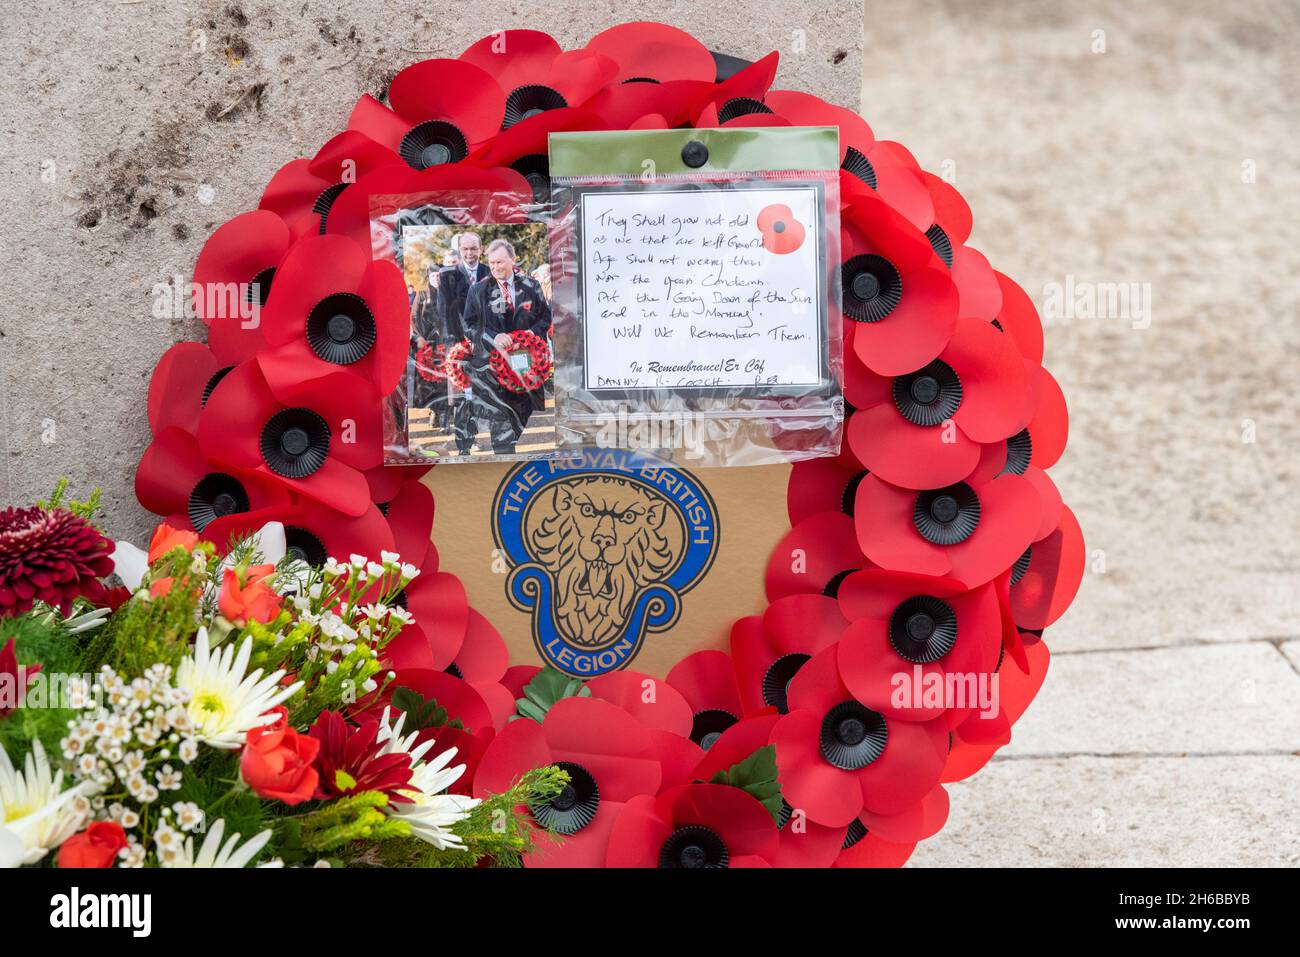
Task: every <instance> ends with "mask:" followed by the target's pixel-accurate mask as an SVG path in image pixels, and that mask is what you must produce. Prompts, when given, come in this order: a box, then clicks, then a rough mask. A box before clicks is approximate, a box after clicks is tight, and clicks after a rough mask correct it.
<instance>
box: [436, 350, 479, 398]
mask: <svg viewBox="0 0 1300 957" xmlns="http://www.w3.org/2000/svg"><path fill="white" fill-rule="evenodd" d="M473 351H474V350H473V347H472V346H471V345H470V344H469V340H468V339H462V340H460V342H458V343H456V344H455V345H454V346H452V347H451V348H450V349H448V350H447V357H446V358H445V359H444V360H443V369H444V370H445V371H446V374H447V378H448V379H450V380H451V384H452V385H454V386H455V387H456V388H457V389H460V390H461V391H462V392H464V391H465V390H466V389H468V388H469V373H468V372H466V371H465V363H466V362H468V361H469V358H470V356H471V355H472V354H473Z"/></svg>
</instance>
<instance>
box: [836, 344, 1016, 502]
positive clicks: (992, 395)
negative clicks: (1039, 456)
mask: <svg viewBox="0 0 1300 957" xmlns="http://www.w3.org/2000/svg"><path fill="white" fill-rule="evenodd" d="M871 375H872V374H871V373H863V376H862V378H861V379H860V380H859V382H860V394H859V396H858V398H859V400H860V401H861V402H862V404H861V405H858V407H857V411H856V412H854V413H853V415H852V416H851V417H850V418H849V424H848V429H847V438H848V442H849V444H850V445H851V446H852V447H853V450H854V453H855V454H856V455H857V457H858V459H859V460H860V461H861V462H862V464H863V465H864V466H865V467H866V468H867V469H869V470H870V471H871V472H872V473H874V474H875V475H877V476H879V477H880V478H881V479H883V480H884V481H886V482H889V483H891V484H893V485H898V486H901V487H903V488H916V489H923V488H939V487H941V486H944V485H951V484H953V483H954V482H959V481H961V480H962V479H965V478H966V477H967V476H969V475H970V474H971V473H972V472H973V471H974V470H975V467H976V465H977V464H978V463H979V460H980V455H981V450H980V444H981V443H986V444H987V443H992V442H1001V441H1003V440H1005V439H1007V438H1009V437H1011V436H1013V435H1015V434H1016V433H1017V432H1018V431H1020V430H1021V429H1023V428H1024V427H1025V425H1026V423H1027V422H1028V421H1029V418H1030V411H1031V408H1032V392H1031V390H1030V386H1029V383H1028V381H1027V380H1026V375H1025V364H1024V360H1023V359H1022V358H1021V357H1020V354H1019V353H1018V352H1017V351H1016V349H1015V345H1014V344H1013V343H1012V342H1011V341H1010V340H1008V338H1007V337H1006V336H1004V335H1002V334H1001V333H999V332H998V331H997V330H996V329H994V328H993V327H992V326H990V325H989V324H988V323H987V322H983V321H981V320H979V319H961V320H959V321H958V322H957V326H956V329H955V331H954V332H953V336H952V339H951V340H949V342H948V345H947V346H946V347H945V348H944V350H943V351H942V352H940V353H939V356H938V358H936V359H935V360H934V361H932V362H930V363H928V364H927V365H925V366H922V367H921V368H919V369H917V370H915V371H913V372H910V373H908V374H906V375H899V376H894V377H893V378H892V379H886V378H884V377H881V376H875V377H874V381H872V380H871V379H870V378H869V377H871ZM855 404H856V403H855Z"/></svg>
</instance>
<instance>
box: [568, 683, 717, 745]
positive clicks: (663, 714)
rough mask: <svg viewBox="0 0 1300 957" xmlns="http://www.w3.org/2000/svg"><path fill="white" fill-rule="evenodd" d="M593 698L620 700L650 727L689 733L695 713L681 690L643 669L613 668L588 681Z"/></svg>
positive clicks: (635, 716) (622, 706) (675, 732)
mask: <svg viewBox="0 0 1300 957" xmlns="http://www.w3.org/2000/svg"><path fill="white" fill-rule="evenodd" d="M587 690H588V691H590V692H591V695H592V697H593V698H600V699H601V700H603V701H608V702H609V703H610V704H616V705H618V706H619V707H620V708H622V709H623V710H624V711H626V712H627V713H628V714H630V715H632V717H634V718H636V719H637V720H638V721H640V722H641V723H642V724H643V725H645V726H646V727H647V728H654V729H657V730H660V731H671V732H672V733H673V734H676V735H681V736H682V737H689V736H690V733H691V723H692V716H693V713H694V712H692V710H691V706H690V704H689V703H688V702H687V701H686V698H684V697H683V696H682V694H681V692H680V691H678V690H677V689H676V688H674V687H673V686H672V684H671V683H669V682H667V681H665V680H664V679H662V678H654V677H651V676H650V675H647V674H642V673H641V672H639V671H611V672H610V673H609V674H604V675H599V676H598V677H595V678H592V679H591V680H590V681H588V682H587Z"/></svg>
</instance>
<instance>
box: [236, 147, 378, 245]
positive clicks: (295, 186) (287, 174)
mask: <svg viewBox="0 0 1300 957" xmlns="http://www.w3.org/2000/svg"><path fill="white" fill-rule="evenodd" d="M400 162H401V159H400V158H399V157H398V156H397V154H396V153H395V152H393V151H392V150H391V149H389V148H388V147H386V146H382V145H380V144H379V143H376V142H375V141H374V140H372V139H371V138H370V137H368V136H366V135H364V134H362V133H358V132H356V131H355V130H344V131H343V132H342V133H339V134H338V135H337V136H335V137H334V138H333V139H331V140H330V141H329V142H327V143H326V144H325V145H324V146H322V147H321V148H320V150H319V151H318V152H317V153H316V155H315V157H313V158H312V159H310V160H306V159H296V160H292V161H291V162H289V163H286V164H285V165H284V166H282V167H280V169H279V170H277V171H276V173H275V175H274V176H272V177H271V182H269V183H268V184H267V186H266V189H265V190H264V191H263V192H262V199H261V201H260V202H259V203H258V208H260V209H265V210H270V211H271V212H273V213H275V214H277V215H278V216H279V217H280V218H281V219H283V220H284V221H285V222H286V223H288V224H289V226H290V231H291V232H292V233H293V235H294V237H295V238H301V237H303V236H310V235H316V234H319V233H323V232H325V229H326V227H327V226H328V223H329V215H330V210H331V208H332V207H333V205H334V201H335V200H336V199H338V196H339V194H340V193H342V192H343V190H345V189H347V188H348V187H349V186H351V185H352V184H353V183H355V182H356V181H357V179H358V178H359V177H361V176H364V175H365V174H366V173H369V172H371V171H373V170H376V169H378V168H380V167H382V166H388V165H392V164H395V163H400Z"/></svg>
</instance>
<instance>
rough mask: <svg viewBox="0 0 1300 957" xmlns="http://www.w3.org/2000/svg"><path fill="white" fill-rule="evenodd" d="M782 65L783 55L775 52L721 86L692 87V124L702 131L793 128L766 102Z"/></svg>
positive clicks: (729, 78) (689, 112)
mask: <svg viewBox="0 0 1300 957" xmlns="http://www.w3.org/2000/svg"><path fill="white" fill-rule="evenodd" d="M779 62H780V54H778V53H776V52H775V51H773V52H772V53H769V54H768V55H767V56H765V57H763V58H762V59H759V60H755V61H754V62H753V63H751V64H749V65H748V66H746V67H744V68H743V69H740V70H737V71H736V72H735V73H733V74H732V75H731V76H729V77H727V78H726V79H725V80H723V81H722V82H720V83H696V84H693V86H694V87H695V89H694V92H693V93H692V95H691V97H690V99H691V102H690V105H689V106H688V108H687V117H688V118H689V119H691V125H692V126H695V127H700V128H709V127H715V126H758V125H781V126H789V125H791V124H790V121H789V120H787V119H785V118H784V117H779V116H777V115H776V114H775V113H774V112H773V111H772V108H771V107H770V106H768V105H767V104H766V103H765V102H764V98H765V97H766V96H767V91H768V90H769V89H770V88H771V86H772V81H773V80H775V79H776V69H777V64H778V63H779ZM678 85H684V84H681V83H679V84H678Z"/></svg>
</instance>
